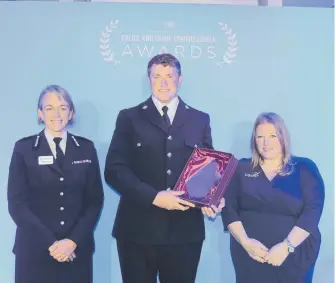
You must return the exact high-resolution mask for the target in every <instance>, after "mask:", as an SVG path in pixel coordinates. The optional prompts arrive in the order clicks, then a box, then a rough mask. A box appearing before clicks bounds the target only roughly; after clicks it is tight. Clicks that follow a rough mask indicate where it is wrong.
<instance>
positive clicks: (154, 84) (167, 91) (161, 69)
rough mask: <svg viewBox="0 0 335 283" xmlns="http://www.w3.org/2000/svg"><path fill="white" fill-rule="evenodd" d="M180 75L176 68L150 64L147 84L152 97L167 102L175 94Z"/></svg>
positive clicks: (180, 78) (180, 79)
mask: <svg viewBox="0 0 335 283" xmlns="http://www.w3.org/2000/svg"><path fill="white" fill-rule="evenodd" d="M181 81H182V76H179V75H178V72H177V70H176V68H174V67H171V66H164V65H160V64H158V65H156V64H154V65H152V67H151V70H150V76H149V85H150V87H151V91H152V94H153V96H154V97H156V98H157V99H158V100H159V101H160V102H162V103H168V102H169V101H171V100H172V99H173V98H174V97H176V96H177V92H178V87H179V86H180V84H181Z"/></svg>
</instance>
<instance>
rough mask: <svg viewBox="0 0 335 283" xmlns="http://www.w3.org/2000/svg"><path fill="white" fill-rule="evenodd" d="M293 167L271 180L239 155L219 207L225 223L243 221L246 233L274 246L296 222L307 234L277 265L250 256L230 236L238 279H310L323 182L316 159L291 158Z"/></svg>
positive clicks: (247, 282) (280, 282)
mask: <svg viewBox="0 0 335 283" xmlns="http://www.w3.org/2000/svg"><path fill="white" fill-rule="evenodd" d="M293 163H294V171H293V172H292V173H291V174H290V175H287V176H281V175H277V176H275V177H274V178H273V179H272V180H271V181H270V180H269V179H268V178H267V177H266V175H265V174H264V172H263V170H262V168H261V167H260V166H258V167H256V168H255V169H252V166H251V160H250V159H242V160H240V161H239V165H238V168H237V171H236V173H235V174H234V176H233V179H232V181H231V183H230V184H229V187H228V189H227V192H226V194H225V199H226V206H225V208H224V209H223V210H222V220H223V224H224V227H225V229H227V226H228V225H229V224H230V223H232V222H235V221H241V222H242V224H243V226H244V229H245V231H246V233H247V235H248V237H249V238H254V239H256V240H258V241H260V242H261V243H263V244H264V245H265V246H266V247H267V248H269V249H270V248H272V247H273V246H274V245H276V244H277V243H280V242H282V241H283V240H284V239H285V238H286V237H287V236H288V234H289V233H290V231H291V230H292V228H293V227H294V226H298V227H300V228H302V229H304V230H306V231H307V232H309V233H310V235H309V236H308V237H307V239H306V240H305V241H303V242H302V243H301V244H300V245H299V246H298V247H297V248H296V249H295V251H294V253H291V254H289V255H288V257H287V258H286V259H285V261H284V262H283V264H282V265H281V266H279V267H276V266H272V265H270V264H268V263H260V262H258V261H256V260H254V259H252V258H251V257H250V256H249V255H248V253H247V252H246V251H245V250H244V249H243V247H242V246H241V245H240V244H239V243H238V242H237V241H236V240H235V239H234V237H232V236H231V244H230V250H231V257H232V261H233V265H234V268H235V274H236V283H310V282H312V275H313V269H314V264H315V261H316V259H317V256H318V253H319V249H320V244H321V234H320V231H319V229H318V223H319V220H320V217H321V214H322V210H323V205H324V184H323V180H322V177H321V175H320V173H319V170H318V168H317V166H316V165H315V163H314V162H313V161H311V160H310V159H307V158H298V157H294V158H293Z"/></svg>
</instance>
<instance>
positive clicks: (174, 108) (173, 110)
mask: <svg viewBox="0 0 335 283" xmlns="http://www.w3.org/2000/svg"><path fill="white" fill-rule="evenodd" d="M151 99H152V102H153V103H154V105H155V106H156V108H157V110H158V111H159V113H161V115H163V110H162V108H163V106H164V104H163V103H162V102H160V101H159V100H158V99H157V98H156V97H155V96H153V95H152V96H151ZM178 104H179V97H178V96H176V97H174V98H173V99H172V100H171V101H170V102H169V103H168V104H167V105H166V106H167V107H168V108H169V110H168V111H169V112H170V113H176V111H177V108H178Z"/></svg>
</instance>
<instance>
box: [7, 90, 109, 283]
mask: <svg viewBox="0 0 335 283" xmlns="http://www.w3.org/2000/svg"><path fill="white" fill-rule="evenodd" d="M37 112H38V117H39V121H40V122H41V123H44V125H45V128H44V130H43V131H42V132H40V133H38V134H36V135H32V136H29V137H25V138H23V139H20V140H19V141H17V142H16V144H15V147H14V151H13V154H12V159H11V163H10V168H9V177H8V208H9V213H10V215H11V217H12V218H13V220H14V222H15V223H16V225H17V230H16V238H15V245H14V249H13V252H14V253H15V283H31V282H36V283H37V282H48V283H73V282H81V283H91V282H92V253H93V249H94V236H93V229H94V227H95V225H96V222H97V220H98V217H99V214H100V211H101V208H102V203H103V190H102V182H101V176H100V168H99V163H98V157H97V153H96V150H95V147H94V144H93V142H92V141H90V140H88V139H86V138H83V137H79V136H74V135H72V134H70V133H68V132H67V127H68V125H69V123H71V122H72V121H73V117H74V113H75V108H74V104H73V101H72V99H71V96H70V95H69V93H68V92H67V91H66V90H65V89H64V88H62V87H60V86H57V85H51V86H48V87H46V88H45V89H43V91H42V92H41V94H40V97H39V100H38V110H37ZM69 204H71V205H69Z"/></svg>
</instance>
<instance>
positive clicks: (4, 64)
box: [0, 2, 334, 283]
mask: <svg viewBox="0 0 335 283" xmlns="http://www.w3.org/2000/svg"><path fill="white" fill-rule="evenodd" d="M332 21H333V11H332V10H330V9H308V8H300V9H299V8H268V7H233V6H221V5H185V4H174V5H173V4H116V3H36V2H35V3H34V2H30V3H29V2H14V3H13V2H7V3H6V2H0V42H1V44H0V92H1V111H0V121H1V142H0V143H1V147H0V182H1V188H2V190H1V192H0V223H1V231H2V232H1V234H0V243H1V257H0V282H4V283H11V282H13V273H14V256H13V255H12V253H11V249H12V244H13V241H14V233H15V225H14V223H13V222H12V220H11V218H10V217H9V215H8V211H7V200H6V188H7V185H6V183H7V174H8V165H9V161H10V157H11V153H12V149H13V145H14V143H15V141H16V140H17V139H19V138H21V137H23V136H27V135H31V134H34V133H36V132H38V131H39V130H40V128H39V126H38V125H37V117H36V106H37V105H36V103H37V97H38V95H39V92H40V91H41V89H42V88H43V87H44V86H46V85H48V84H60V85H61V86H63V87H65V88H66V89H68V90H69V92H70V93H71V94H72V96H73V99H74V101H75V104H76V107H77V116H76V120H77V121H76V124H75V126H74V128H73V129H72V132H74V133H76V134H78V135H83V136H86V137H88V138H90V139H92V140H93V141H94V142H95V145H96V147H97V150H98V154H99V158H100V162H101V167H102V171H103V167H104V162H105V155H106V152H107V149H108V146H109V142H110V139H111V137H112V133H113V130H114V126H115V119H116V116H117V114H118V111H119V110H120V109H122V108H125V107H130V106H133V105H135V104H137V103H140V102H141V101H143V100H145V99H146V98H147V97H148V96H149V95H150V93H149V89H148V86H147V78H146V64H147V62H148V60H149V58H150V57H151V56H153V55H155V54H157V53H159V52H171V53H173V54H175V55H176V56H177V57H178V58H179V59H180V61H181V63H182V71H183V74H184V82H183V85H182V87H181V90H180V95H181V96H182V97H183V99H184V100H185V101H186V102H187V103H188V104H190V105H191V106H193V107H195V108H198V109H201V110H203V111H206V112H208V113H210V115H211V125H212V129H213V138H214V145H215V147H216V149H218V150H224V151H228V152H233V153H234V154H236V155H237V157H246V156H249V155H250V153H249V138H250V133H251V128H252V123H253V121H254V119H255V118H256V116H257V115H258V114H259V113H260V112H262V111H275V112H277V113H279V114H280V115H282V117H283V118H284V119H285V121H286V123H287V126H288V128H289V130H290V132H291V137H292V143H293V152H294V154H296V155H299V156H307V157H310V158H311V159H313V160H314V161H315V162H316V164H317V165H318V166H319V169H320V171H321V173H322V176H323V178H324V181H325V185H326V203H325V208H324V213H323V217H322V219H321V224H320V227H321V232H322V235H323V241H322V248H321V252H320V256H319V260H318V263H317V266H316V270H315V282H316V283H332V282H334V281H333V265H334V260H333V230H334V229H333V223H334V220H333V189H334V184H333V174H334V166H333V142H334V140H333V137H334V133H333V50H332V48H333V41H334V39H333V24H332ZM105 193H106V200H105V205H104V209H103V213H102V216H101V220H100V222H99V225H98V227H97V231H96V242H97V248H96V253H95V256H94V271H95V274H94V282H95V283H109V282H110V283H120V282H121V276H120V269H119V263H118V258H117V252H116V245H115V240H114V239H113V238H112V237H111V235H110V234H111V230H112V225H113V221H114V217H115V213H116V208H117V204H118V200H119V197H118V196H117V195H116V194H115V193H114V192H113V191H111V190H110V189H109V188H108V187H107V186H105ZM206 233H207V239H206V241H205V244H204V247H203V253H202V257H201V262H200V266H199V271H198V276H197V281H196V282H197V283H233V282H234V271H233V266H232V263H231V259H230V252H229V236H228V235H227V234H224V233H223V228H222V222H221V219H220V218H218V219H216V220H215V221H206Z"/></svg>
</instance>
